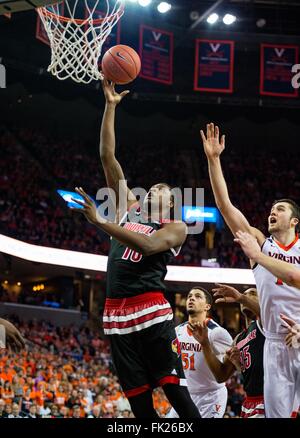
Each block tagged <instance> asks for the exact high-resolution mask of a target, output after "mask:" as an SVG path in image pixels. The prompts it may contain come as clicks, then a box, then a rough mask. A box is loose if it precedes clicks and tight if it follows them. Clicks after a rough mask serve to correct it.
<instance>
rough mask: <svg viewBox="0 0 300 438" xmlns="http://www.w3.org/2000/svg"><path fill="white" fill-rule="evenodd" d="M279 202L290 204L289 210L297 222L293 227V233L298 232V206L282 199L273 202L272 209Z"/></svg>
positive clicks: (286, 199)
mask: <svg viewBox="0 0 300 438" xmlns="http://www.w3.org/2000/svg"><path fill="white" fill-rule="evenodd" d="M279 202H286V203H287V204H290V207H291V210H292V217H295V218H296V219H298V220H299V223H298V224H297V225H296V227H295V231H296V232H298V231H299V230H300V207H299V205H298V204H297V203H296V202H295V201H293V200H292V199H289V198H283V199H277V200H276V201H274V202H273V204H272V207H274V205H275V204H278V203H279Z"/></svg>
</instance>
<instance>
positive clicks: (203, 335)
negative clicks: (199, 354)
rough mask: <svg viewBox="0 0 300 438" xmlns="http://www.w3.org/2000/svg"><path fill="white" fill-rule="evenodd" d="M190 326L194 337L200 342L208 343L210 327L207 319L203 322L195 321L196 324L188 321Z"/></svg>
mask: <svg viewBox="0 0 300 438" xmlns="http://www.w3.org/2000/svg"><path fill="white" fill-rule="evenodd" d="M188 327H189V329H190V330H191V332H192V334H193V336H194V338H195V339H196V341H198V342H199V344H205V343H208V342H209V340H208V328H207V325H206V323H205V321H204V322H203V323H202V324H201V323H200V322H195V323H194V324H191V323H190V322H189V323H188Z"/></svg>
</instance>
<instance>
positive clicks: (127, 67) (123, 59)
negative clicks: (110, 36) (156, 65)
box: [102, 44, 141, 85]
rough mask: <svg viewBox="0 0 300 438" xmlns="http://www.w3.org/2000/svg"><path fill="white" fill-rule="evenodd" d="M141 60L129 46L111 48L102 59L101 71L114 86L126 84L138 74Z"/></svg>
mask: <svg viewBox="0 0 300 438" xmlns="http://www.w3.org/2000/svg"><path fill="white" fill-rule="evenodd" d="M140 70H141V60H140V57H139V55H138V54H137V52H136V51H135V50H133V49H132V48H131V47H129V46H124V45H121V44H119V45H117V46H114V47H111V48H110V49H109V50H108V51H107V52H106V53H105V54H104V56H103V58H102V71H103V74H104V76H105V77H106V79H108V80H110V81H112V82H115V83H116V84H119V85H122V84H128V83H129V82H132V81H133V80H134V79H135V78H136V77H137V76H138V74H139V73H140Z"/></svg>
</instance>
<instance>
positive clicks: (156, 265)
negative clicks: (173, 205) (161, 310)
mask: <svg viewBox="0 0 300 438" xmlns="http://www.w3.org/2000/svg"><path fill="white" fill-rule="evenodd" d="M135 206H136V204H135V205H134V206H133V207H132V208H131V210H130V214H129V213H127V214H126V215H125V217H124V218H123V219H122V221H121V223H120V225H121V226H122V227H124V228H126V229H127V230H131V231H134V232H136V233H141V234H144V235H146V236H151V234H153V233H155V232H156V231H158V230H159V229H160V228H161V227H162V224H161V223H160V222H151V221H149V222H147V221H145V219H144V218H143V217H142V215H141V211H140V209H139V208H135ZM172 255H177V253H176V252H175V250H173V249H171V250H168V251H165V252H160V253H158V254H154V255H150V256H147V257H145V256H143V255H142V254H140V253H139V252H137V251H134V250H132V249H130V248H128V247H126V245H123V244H121V243H120V242H118V241H117V240H115V239H111V248H110V253H109V257H108V264H107V294H106V296H107V298H128V297H132V296H137V295H140V294H143V293H145V292H152V291H162V292H164V291H165V285H164V282H163V281H164V278H165V276H166V273H167V263H168V261H169V260H170V258H171V257H172Z"/></svg>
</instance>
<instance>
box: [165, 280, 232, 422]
mask: <svg viewBox="0 0 300 438" xmlns="http://www.w3.org/2000/svg"><path fill="white" fill-rule="evenodd" d="M211 305H212V297H211V295H210V293H209V292H208V291H206V290H205V289H203V288H202V287H200V286H195V287H194V288H193V289H192V290H191V291H190V292H189V294H188V296H187V301H186V310H187V313H188V315H189V319H188V321H187V322H185V323H183V324H181V325H179V326H178V327H176V333H177V338H178V341H179V344H180V350H181V358H182V362H183V368H184V374H185V377H186V379H187V385H188V390H189V392H190V394H191V397H192V400H193V401H194V403H195V405H196V406H197V408H198V409H199V412H200V415H201V417H203V418H222V417H223V415H224V412H225V409H226V404H227V398H228V393H227V388H226V386H225V383H218V382H217V380H216V378H215V377H214V375H213V373H212V372H211V370H210V368H209V367H208V365H207V363H206V360H205V357H204V354H203V352H202V347H201V344H200V343H199V342H198V341H196V339H195V338H194V336H193V333H192V330H191V329H192V327H193V325H194V324H205V325H206V326H207V329H208V338H209V342H210V345H211V348H212V349H213V351H214V353H215V354H216V356H217V357H218V359H219V360H221V361H223V360H224V356H225V354H226V351H227V350H228V349H229V348H230V347H231V345H232V338H231V336H230V334H229V333H228V332H227V330H225V329H224V328H222V327H221V326H220V325H219V324H217V323H216V322H215V321H213V320H212V319H210V318H208V311H209V309H210V308H211ZM167 417H168V418H177V417H178V415H177V413H176V411H175V410H174V409H173V408H172V409H171V411H170V412H169V413H168V415H167Z"/></svg>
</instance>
